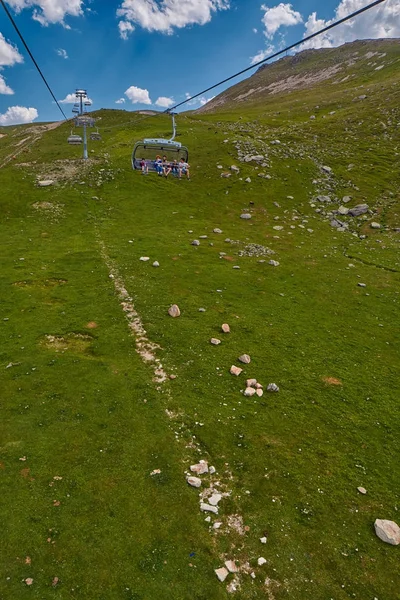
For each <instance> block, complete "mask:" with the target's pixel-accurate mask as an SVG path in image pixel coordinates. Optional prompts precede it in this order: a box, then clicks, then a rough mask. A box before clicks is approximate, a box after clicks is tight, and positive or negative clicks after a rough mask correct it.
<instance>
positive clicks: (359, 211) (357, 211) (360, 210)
mask: <svg viewBox="0 0 400 600" xmlns="http://www.w3.org/2000/svg"><path fill="white" fill-rule="evenodd" d="M368 209H369V206H368V204H357V206H355V207H354V208H351V209H350V210H349V215H350V216H351V217H359V216H360V215H365V213H366V212H368Z"/></svg>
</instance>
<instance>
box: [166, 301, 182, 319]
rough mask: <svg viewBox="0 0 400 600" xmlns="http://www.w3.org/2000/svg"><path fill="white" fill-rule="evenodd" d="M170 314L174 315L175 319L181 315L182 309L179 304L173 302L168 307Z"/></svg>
mask: <svg viewBox="0 0 400 600" xmlns="http://www.w3.org/2000/svg"><path fill="white" fill-rule="evenodd" d="M168 314H169V316H170V317H173V318H174V319H175V318H176V317H180V316H181V311H180V310H179V306H178V305H177V304H173V305H172V306H170V307H169V309H168Z"/></svg>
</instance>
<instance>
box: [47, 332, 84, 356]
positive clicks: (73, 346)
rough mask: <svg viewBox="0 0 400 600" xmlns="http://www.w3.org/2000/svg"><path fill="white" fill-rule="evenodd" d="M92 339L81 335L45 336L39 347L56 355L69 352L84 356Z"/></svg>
mask: <svg viewBox="0 0 400 600" xmlns="http://www.w3.org/2000/svg"><path fill="white" fill-rule="evenodd" d="M92 342H93V338H92V337H91V336H90V335H86V334H83V333H68V334H67V335H64V336H61V335H45V336H44V339H43V340H42V341H41V344H40V345H41V346H42V347H44V348H46V349H47V350H52V351H53V352H57V353H62V354H63V353H64V352H67V351H69V352H71V353H72V354H85V353H86V352H87V351H88V350H89V348H90V345H91V343H92Z"/></svg>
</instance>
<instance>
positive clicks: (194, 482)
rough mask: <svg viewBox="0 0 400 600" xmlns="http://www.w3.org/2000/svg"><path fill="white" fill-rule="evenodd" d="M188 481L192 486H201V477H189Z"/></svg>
mask: <svg viewBox="0 0 400 600" xmlns="http://www.w3.org/2000/svg"><path fill="white" fill-rule="evenodd" d="M186 481H187V482H188V484H189V485H191V486H192V487H195V488H199V487H201V479H200V478H199V477H188V478H187V480H186Z"/></svg>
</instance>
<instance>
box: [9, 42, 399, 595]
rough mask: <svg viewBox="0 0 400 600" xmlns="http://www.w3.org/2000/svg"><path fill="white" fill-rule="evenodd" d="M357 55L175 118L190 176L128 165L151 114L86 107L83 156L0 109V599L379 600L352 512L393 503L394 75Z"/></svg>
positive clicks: (369, 555)
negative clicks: (227, 567)
mask: <svg viewBox="0 0 400 600" xmlns="http://www.w3.org/2000/svg"><path fill="white" fill-rule="evenodd" d="M367 47H368V45H366V48H367ZM374 48H375V46H374V45H372V51H375V49H374ZM366 51H367V49H366ZM397 56H398V55H397ZM393 60H398V59H397V58H393ZM374 73H376V75H375V74H372V75H371V78H370V79H368V78H367V75H365V82H364V83H360V82H359V83H358V84H357V85H360V86H361V85H364V88H357V87H353V84H352V83H351V82H350V83H349V81H348V82H347V84H346V82H345V83H343V84H340V85H341V87H340V86H335V85H332V86H327V85H323V86H319V87H318V86H317V87H316V88H311V89H305V90H303V91H300V92H299V93H296V94H287V93H286V92H285V93H283V94H282V95H274V96H273V97H271V98H264V99H263V101H262V104H258V103H257V102H256V103H254V105H250V104H243V105H241V104H235V103H233V104H232V105H228V104H227V105H226V106H225V105H224V106H222V109H221V106H220V107H219V110H218V111H217V112H210V113H200V114H198V113H196V114H190V113H188V114H187V115H185V116H182V117H181V118H180V119H179V125H180V133H181V136H180V137H179V138H178V139H180V140H181V141H182V142H183V143H185V145H188V147H189V149H190V152H191V156H190V163H191V168H192V178H191V181H190V182H188V181H186V180H183V181H178V180H177V179H175V178H172V179H168V180H165V179H163V178H158V177H157V176H155V175H149V176H146V177H145V176H142V175H141V174H140V173H134V172H132V171H131V168H130V152H131V149H132V146H133V143H134V142H135V141H136V140H137V139H140V138H142V137H144V136H146V137H155V136H162V137H165V136H166V135H167V134H168V131H169V123H168V120H167V118H166V116H164V115H159V116H155V117H154V118H149V119H146V120H144V121H141V122H137V117H136V116H135V115H130V114H127V113H126V112H119V111H100V112H99V113H97V116H98V117H101V120H100V121H99V126H100V130H101V133H102V136H103V139H102V141H101V142H98V143H95V142H93V143H91V145H90V161H88V163H87V164H86V165H83V163H82V162H81V160H80V155H81V148H79V147H78V148H76V147H71V146H68V145H67V143H66V139H67V137H68V134H69V126H68V125H60V126H59V127H57V128H54V129H51V130H46V131H45V130H41V131H37V130H36V133H35V129H34V127H33V126H29V127H21V128H12V129H11V130H10V129H7V130H6V133H7V136H6V137H3V138H1V139H0V159H1V162H0V164H3V165H4V166H3V168H1V169H0V185H1V189H2V195H1V210H2V216H3V218H2V220H1V223H0V246H1V248H0V250H1V259H0V261H1V271H0V298H1V300H0V325H1V327H0V372H1V378H0V380H1V385H2V393H1V411H2V419H1V421H0V423H1V425H0V427H1V440H2V441H1V442H0V477H1V480H2V494H1V497H0V510H1V514H2V515H3V516H4V520H3V522H4V526H3V552H2V557H1V559H0V567H1V574H2V576H1V579H0V597H1V598H4V599H5V600H9V599H10V600H14V599H15V598H18V599H19V600H25V598H37V599H39V598H40V599H45V600H47V599H50V598H57V599H58V598H59V599H62V600H66V599H69V598H71V599H74V598H85V599H88V600H89V599H90V600H91V599H93V598H96V599H99V600H116V599H118V600H119V599H121V600H125V599H130V600H152V599H155V598H159V597H162V598H168V599H169V598H171V599H174V600H178V599H179V600H181V599H182V600H186V599H188V598H190V599H191V600H205V599H207V600H211V599H212V600H220V599H221V600H222V599H225V598H229V597H232V595H233V597H237V598H240V599H241V600H242V599H243V600H247V599H252V598H254V599H255V598H257V599H258V598H268V599H269V600H273V599H275V600H281V599H285V598H290V600H306V599H307V600H309V599H310V598H312V599H313V600H326V599H329V598H334V599H335V600H345V599H348V598H358V599H359V600H366V599H368V598H371V599H372V598H379V600H381V599H385V600H396V599H397V598H398V557H399V554H398V552H399V549H398V548H396V547H393V546H389V545H386V544H384V543H383V542H381V541H380V540H379V539H378V538H377V537H376V536H375V533H374V528H373V524H374V521H375V519H376V518H381V519H391V520H394V521H397V523H399V522H400V517H399V512H398V509H399V490H398V485H397V482H398V480H399V477H400V466H399V460H398V456H399V450H400V442H399V436H398V430H399V411H398V388H399V360H398V357H399V339H400V337H399V333H400V332H399V320H398V311H399V289H400V287H399V282H400V276H399V271H400V267H399V258H398V256H399V255H398V246H399V236H400V233H399V228H400V219H399V210H400V203H399V200H400V187H399V180H398V177H397V174H398V172H399V151H400V150H399V131H400V125H399V123H400V113H399V107H398V97H399V96H398V89H399V88H398V84H399V75H398V69H397V70H394V69H393V70H392V72H391V75H390V76H389V74H387V75H385V73H384V69H382V70H380V71H376V72H374ZM375 77H376V78H378V77H379V83H378V80H377V79H375ZM362 95H365V96H366V98H364V99H362V100H361V99H359V97H360V96H362ZM354 98H357V100H355V101H354ZM316 107H318V108H316ZM310 116H315V119H310ZM1 133H4V130H2V131H1ZM26 138H29V140H28V141H26V142H24V143H23V144H21V146H22V147H23V150H22V151H21V154H18V155H17V153H16V150H18V149H21V147H19V146H18V147H17V146H16V145H17V144H18V143H19V142H20V141H21V139H22V140H23V139H26ZM260 155H262V157H260ZM14 156H16V158H15V159H14V158H13V157H14ZM257 156H258V158H257ZM232 165H235V166H237V167H238V169H239V172H237V171H235V170H231V169H230V167H231V166H232ZM220 167H221V168H220ZM48 178H50V179H52V180H53V181H54V184H53V185H52V186H50V187H47V188H40V187H38V186H37V181H38V180H40V179H48ZM326 196H328V197H329V200H327V199H326V198H325V199H324V200H323V201H321V200H319V199H318V197H320V198H321V197H326ZM348 197H350V199H349V200H348ZM359 204H367V205H368V209H366V211H367V212H364V214H362V215H360V216H358V217H352V216H350V215H349V214H347V215H346V214H344V215H343V214H338V210H339V209H340V207H342V209H341V211H340V212H345V211H343V209H352V208H354V207H355V206H357V205H359ZM244 213H248V214H250V215H251V219H247V220H246V219H241V218H240V217H241V215H242V214H244ZM337 221H340V223H339V225H338V223H337ZM372 223H377V224H378V225H379V226H380V228H379V229H374V228H372V227H371V224H372ZM215 229H218V230H221V231H222V233H215V232H214V230H215ZM204 236H207V237H204ZM195 239H196V240H199V241H200V245H199V246H193V245H192V241H193V240H195ZM141 257H149V258H150V260H149V261H147V262H143V261H141V260H140V258H141ZM271 260H273V261H276V262H277V263H279V265H278V266H272V265H271V264H269V263H270V261H271ZM154 261H158V262H159V264H160V266H159V267H153V266H152V264H153V262H154ZM359 284H364V285H365V286H366V287H361V286H360V285H359ZM175 303H176V304H178V305H179V307H180V310H181V316H180V317H179V318H176V319H173V318H171V317H170V316H169V315H168V312H167V311H168V308H169V307H170V306H171V304H175ZM199 309H204V310H201V311H200V310H199ZM223 323H228V324H229V325H230V328H231V333H230V334H224V333H222V331H221V325H222V324H223ZM211 338H219V339H220V340H221V344H220V345H218V346H214V345H212V344H211V343H210V339H211ZM244 353H246V354H248V355H250V357H251V362H250V364H247V365H243V364H241V363H240V362H238V357H239V356H241V355H243V354H244ZM232 365H237V366H241V367H242V368H243V373H242V374H241V375H240V376H239V377H235V376H233V375H231V374H230V372H229V370H230V368H231V366H232ZM171 376H172V378H171ZM247 378H256V379H257V380H258V381H259V382H260V383H261V384H262V385H263V386H264V395H263V396H262V397H258V396H253V397H245V396H244V395H243V390H244V389H245V387H246V379H247ZM271 383H275V384H277V386H279V392H277V393H273V392H267V386H268V384H271ZM200 459H204V460H206V461H208V464H209V465H210V466H211V465H212V466H214V467H215V469H216V473H215V474H211V473H208V474H205V475H200V477H201V479H202V487H201V489H200V490H198V489H195V488H192V487H190V486H189V485H188V484H187V483H186V480H185V479H186V475H185V474H186V473H187V472H188V471H189V467H190V465H193V464H195V463H198V461H199V460H200ZM359 486H363V487H364V488H366V490H367V494H366V495H362V494H360V493H359V492H358V491H357V487H359ZM214 492H219V493H220V494H221V495H222V496H223V497H222V499H221V500H220V502H219V512H218V515H214V514H213V513H204V512H201V510H200V503H199V500H200V498H199V493H200V494H202V495H203V497H204V498H207V497H209V496H210V495H211V494H212V493H214ZM218 523H220V524H221V525H220V526H217V527H214V525H215V524H218ZM264 537H266V538H267V541H266V544H263V543H262V542H261V541H260V538H264ZM260 557H263V558H265V559H266V563H265V564H263V565H258V559H259V558H260ZM225 560H234V561H236V563H237V567H238V569H239V571H238V573H237V574H230V575H229V576H228V577H227V579H226V580H225V582H224V583H220V582H219V581H218V579H217V577H216V574H215V573H214V569H217V568H220V567H223V566H224V562H225ZM30 579H32V580H33V582H31V581H30ZM28 584H31V585H28Z"/></svg>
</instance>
